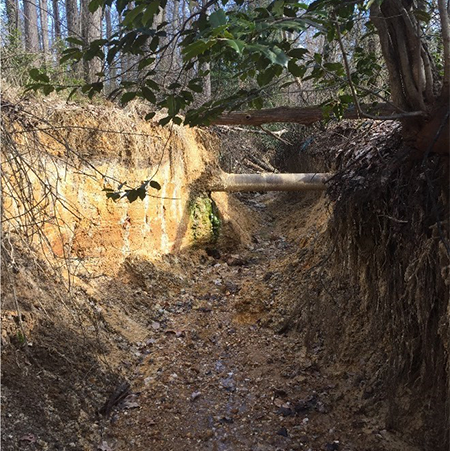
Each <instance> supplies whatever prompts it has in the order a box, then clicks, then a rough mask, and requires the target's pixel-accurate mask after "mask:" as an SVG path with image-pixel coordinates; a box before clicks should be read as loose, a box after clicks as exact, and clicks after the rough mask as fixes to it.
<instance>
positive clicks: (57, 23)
mask: <svg viewBox="0 0 450 451" xmlns="http://www.w3.org/2000/svg"><path fill="white" fill-rule="evenodd" d="M52 8H53V29H54V33H55V41H58V40H59V39H61V18H60V15H59V5H58V0H52Z"/></svg>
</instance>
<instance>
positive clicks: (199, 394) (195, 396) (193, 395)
mask: <svg viewBox="0 0 450 451" xmlns="http://www.w3.org/2000/svg"><path fill="white" fill-rule="evenodd" d="M201 395H202V394H201V392H199V391H195V392H194V393H192V395H191V401H195V400H196V399H197V398H199V397H200V396H201Z"/></svg>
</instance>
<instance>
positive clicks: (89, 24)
mask: <svg viewBox="0 0 450 451" xmlns="http://www.w3.org/2000/svg"><path fill="white" fill-rule="evenodd" d="M81 18H82V27H81V31H82V36H83V42H84V43H85V44H86V45H88V44H89V43H90V42H92V41H94V40H96V39H100V38H101V37H102V10H101V9H97V10H96V11H95V12H94V13H91V12H90V11H89V0H82V2H81ZM83 70H84V79H85V81H86V82H87V83H92V82H93V81H95V78H96V74H97V73H98V72H100V71H101V61H100V59H99V58H97V57H94V58H93V59H91V60H84V64H83Z"/></svg>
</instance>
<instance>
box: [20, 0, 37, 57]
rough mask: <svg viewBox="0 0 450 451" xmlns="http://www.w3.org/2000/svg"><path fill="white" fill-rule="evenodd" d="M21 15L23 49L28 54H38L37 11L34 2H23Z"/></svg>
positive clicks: (25, 0)
mask: <svg viewBox="0 0 450 451" xmlns="http://www.w3.org/2000/svg"><path fill="white" fill-rule="evenodd" d="M23 15H24V27H25V49H26V50H27V51H28V52H30V53H38V52H39V34H38V23H37V9H36V3H34V0H24V2H23Z"/></svg>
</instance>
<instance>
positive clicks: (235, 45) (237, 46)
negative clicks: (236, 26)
mask: <svg viewBox="0 0 450 451" xmlns="http://www.w3.org/2000/svg"><path fill="white" fill-rule="evenodd" d="M225 42H226V43H227V44H228V45H229V46H230V47H231V48H232V49H234V50H236V52H237V53H239V54H240V53H242V50H243V49H244V47H245V42H244V41H241V40H240V39H225Z"/></svg>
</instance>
